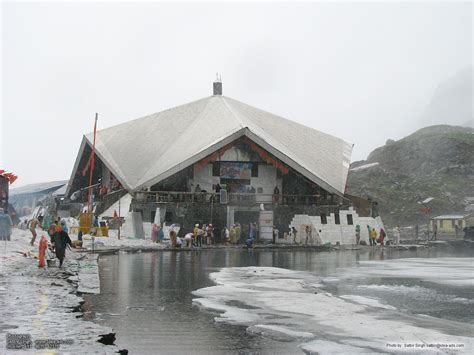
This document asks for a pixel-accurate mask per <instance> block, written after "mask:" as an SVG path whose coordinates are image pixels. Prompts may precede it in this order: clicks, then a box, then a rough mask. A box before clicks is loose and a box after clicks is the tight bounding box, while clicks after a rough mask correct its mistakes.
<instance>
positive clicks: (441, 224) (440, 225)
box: [439, 219, 443, 228]
mask: <svg viewBox="0 0 474 355" xmlns="http://www.w3.org/2000/svg"><path fill="white" fill-rule="evenodd" d="M439 228H443V220H442V219H440V221H439Z"/></svg>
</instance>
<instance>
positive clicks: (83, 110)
mask: <svg viewBox="0 0 474 355" xmlns="http://www.w3.org/2000/svg"><path fill="white" fill-rule="evenodd" d="M1 9H2V15H1V18H2V26H1V29H2V36H1V38H2V41H1V42H2V48H1V61H2V65H1V68H2V70H1V75H2V80H1V83H2V85H1V105H2V107H1V120H0V122H1V126H0V130H1V145H0V149H1V151H0V168H2V169H6V170H8V171H12V172H14V173H15V174H16V175H18V176H19V178H18V180H17V182H16V183H15V186H21V185H24V184H28V183H34V182H41V181H49V180H59V179H68V178H69V176H70V173H71V171H72V166H73V163H74V161H75V158H76V154H77V151H78V149H79V145H80V142H81V139H82V135H83V134H84V133H88V132H90V131H91V130H92V128H93V119H94V115H95V113H96V112H98V113H99V122H98V128H99V129H102V128H106V127H110V126H112V125H115V124H118V123H121V122H124V121H128V120H131V119H135V118H138V117H141V116H144V115H148V114H151V113H154V112H158V111H161V110H164V109H167V108H170V107H173V106H176V105H180V104H184V103H187V102H190V101H193V100H196V99H199V98H202V97H205V96H209V95H211V94H212V81H213V80H214V78H215V75H216V72H219V73H220V74H221V76H222V81H223V91H224V95H226V96H229V97H232V98H234V99H237V100H240V101H243V102H245V103H248V104H250V105H252V106H255V107H258V108H261V109H264V110H267V111H270V112H272V113H275V114H278V115H280V116H283V117H286V118H289V119H291V120H294V121H297V122H300V123H302V124H305V125H308V126H310V127H313V128H315V129H318V130H321V131H323V132H326V133H330V134H333V135H335V136H338V137H340V138H342V139H344V140H346V141H348V142H351V143H353V144H354V152H353V161H355V160H360V159H365V158H366V157H367V155H368V153H370V152H371V151H372V150H373V149H374V148H376V147H378V146H380V145H383V144H384V143H385V141H386V140H387V139H388V138H391V139H399V138H401V137H403V136H406V135H408V134H410V133H411V132H413V131H414V130H416V129H417V128H421V127H422V126H424V125H425V124H433V123H442V122H443V121H445V122H444V123H450V124H462V123H463V122H465V121H466V120H465V117H467V118H468V119H469V115H470V118H471V119H472V70H470V69H469V68H470V67H471V66H472V16H473V7H472V3H470V2H465V3H452V2H441V3H439V2H438V3H434V2H433V3H431V2H398V3H394V2H390V3H373V2H367V3H348V2H336V3H325V2H316V3H298V4H289V3H288V4H286V3H260V4H253V3H238V4H222V3H203V4H200V3H192V4H172V3H157V4H155V3H142V4H127V3H72V4H68V3H60V2H56V3H5V2H3V3H2V4H1ZM466 68H467V69H466ZM459 73H467V74H463V75H464V76H463V77H462V78H461V79H462V80H463V82H464V83H465V82H466V81H467V83H468V85H467V86H465V85H464V86H463V87H467V89H466V90H467V91H469V89H470V94H469V93H468V94H467V95H466V94H465V90H464V91H463V93H462V94H461V96H463V97H464V99H463V100H461V101H459V100H448V102H454V103H456V105H453V107H452V108H451V107H450V106H448V107H446V106H443V109H444V110H445V113H444V115H442V116H439V117H438V116H437V119H436V121H433V120H432V119H430V118H431V116H432V115H431V114H430V108H429V107H432V103H433V97H435V96H436V95H435V93H438V94H439V92H440V91H439V87H440V85H441V86H442V85H443V83H444V82H446V81H447V80H448V81H449V80H451V78H458V76H459V75H460V74H459ZM450 92H453V91H452V90H451V91H450ZM454 92H456V91H454ZM459 102H461V103H460V104H459ZM430 105H431V106H430ZM459 106H462V107H459ZM457 109H460V110H459V112H462V117H461V118H459V117H460V115H461V114H458V111H457ZM431 110H432V109H431ZM435 111H436V112H438V111H439V110H435ZM427 115H429V117H427ZM458 118H459V119H458ZM196 133H197V134H206V132H205V131H203V132H196ZM157 139H159V137H157ZM15 186H14V187H15Z"/></svg>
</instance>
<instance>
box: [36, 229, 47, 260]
mask: <svg viewBox="0 0 474 355" xmlns="http://www.w3.org/2000/svg"><path fill="white" fill-rule="evenodd" d="M47 248H48V240H47V239H46V237H45V236H44V235H42V236H41V239H40V242H39V252H38V260H39V263H38V267H45V266H46V258H45V254H46V249H47Z"/></svg>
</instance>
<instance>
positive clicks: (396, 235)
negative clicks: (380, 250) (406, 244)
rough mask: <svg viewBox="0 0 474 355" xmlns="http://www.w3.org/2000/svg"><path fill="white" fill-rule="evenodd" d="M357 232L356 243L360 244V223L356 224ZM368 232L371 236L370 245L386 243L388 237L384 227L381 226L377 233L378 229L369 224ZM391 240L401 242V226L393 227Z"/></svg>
mask: <svg viewBox="0 0 474 355" xmlns="http://www.w3.org/2000/svg"><path fill="white" fill-rule="evenodd" d="M355 232H356V245H359V244H360V233H361V229H360V225H357V226H356V229H355ZM367 232H368V236H369V245H371V246H376V245H377V244H379V245H380V246H384V245H385V243H386V242H385V240H386V239H387V233H386V232H385V230H384V229H383V228H380V230H379V232H378V233H377V230H376V229H375V228H374V227H371V226H369V225H367ZM391 242H392V243H396V244H400V227H399V226H396V227H395V228H394V229H393V241H391Z"/></svg>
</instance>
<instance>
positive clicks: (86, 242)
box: [70, 230, 169, 250]
mask: <svg viewBox="0 0 474 355" xmlns="http://www.w3.org/2000/svg"><path fill="white" fill-rule="evenodd" d="M70 237H71V239H72V240H75V239H77V235H75V234H72V235H70ZM82 243H83V244H82V246H83V247H84V248H87V249H89V250H90V249H92V237H91V236H90V235H88V234H86V235H84V236H83V238H82ZM168 246H169V243H168V242H166V241H165V242H164V243H155V242H152V241H151V240H150V239H135V238H131V237H125V236H121V238H120V239H118V235H117V231H115V230H109V237H95V238H94V250H101V249H121V248H143V249H157V250H158V249H164V248H166V247H168Z"/></svg>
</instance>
